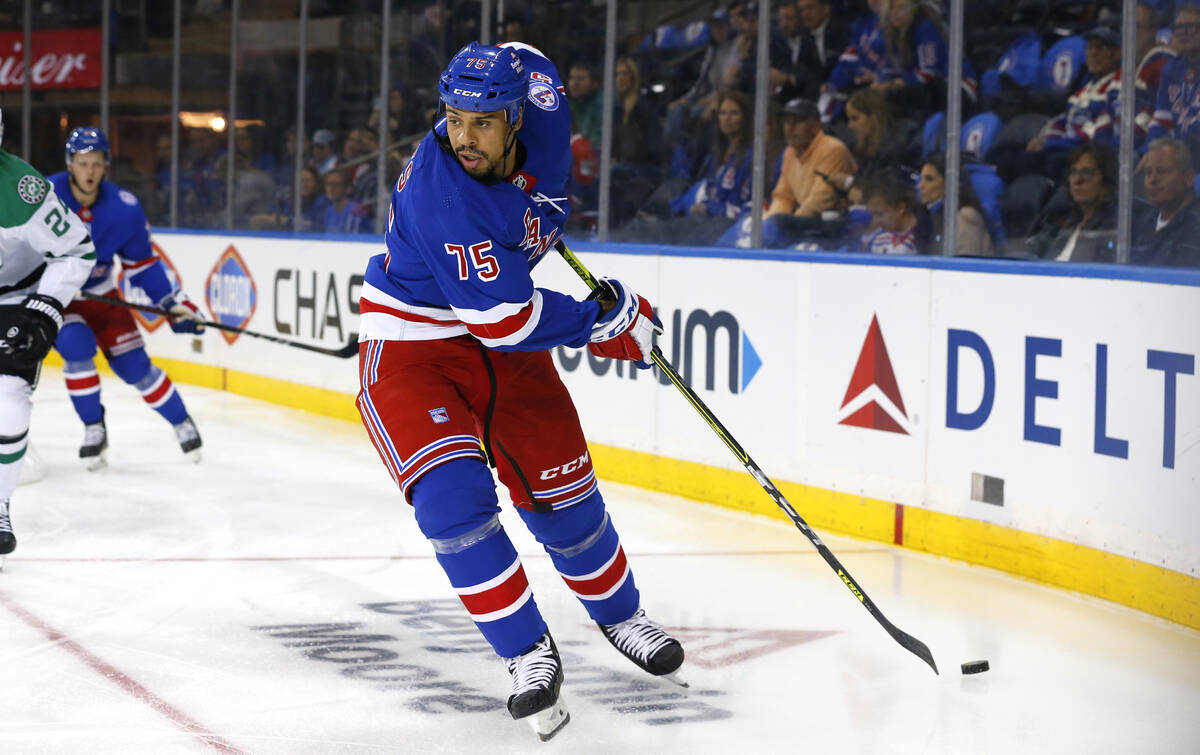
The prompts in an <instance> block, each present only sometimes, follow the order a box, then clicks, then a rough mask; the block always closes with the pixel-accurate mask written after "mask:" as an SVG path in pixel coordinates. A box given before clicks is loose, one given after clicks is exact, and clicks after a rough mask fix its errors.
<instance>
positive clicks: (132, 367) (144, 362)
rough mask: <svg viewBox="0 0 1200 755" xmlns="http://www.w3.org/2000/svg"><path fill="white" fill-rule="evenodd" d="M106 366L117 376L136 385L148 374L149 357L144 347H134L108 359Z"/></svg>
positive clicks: (149, 366)
mask: <svg viewBox="0 0 1200 755" xmlns="http://www.w3.org/2000/svg"><path fill="white" fill-rule="evenodd" d="M108 366H109V367H111V368H112V371H113V372H115V373H117V377H119V378H121V379H122V380H124V381H125V382H126V383H129V384H130V385H137V384H138V383H139V382H140V381H141V380H143V379H144V378H146V377H147V376H148V375H149V374H150V368H151V366H152V365H151V364H150V357H149V356H147V355H146V350H145V349H134V350H132V351H127V352H125V353H124V354H121V355H120V356H115V357H112V358H111V359H109V360H108Z"/></svg>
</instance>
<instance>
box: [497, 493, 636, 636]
mask: <svg viewBox="0 0 1200 755" xmlns="http://www.w3.org/2000/svg"><path fill="white" fill-rule="evenodd" d="M519 511H520V514H521V518H522V519H524V520H525V524H526V525H527V526H528V527H529V530H530V531H531V532H532V533H533V534H534V536H535V537H536V538H537V540H538V542H539V543H541V544H542V546H543V547H544V548H545V549H546V553H548V554H549V555H550V560H551V561H552V562H553V563H554V568H556V569H557V570H558V573H559V574H560V575H561V576H562V578H563V581H564V582H566V583H567V586H568V587H570V588H571V591H572V592H574V593H575V597H577V598H579V602H580V603H582V604H583V607H584V608H585V609H586V610H587V612H588V616H590V617H591V618H592V621H595V622H598V623H600V624H617V623H619V622H622V621H625V620H626V619H628V618H629V617H631V616H633V614H634V613H635V612H636V611H637V609H638V605H639V603H640V601H641V596H640V595H639V593H638V589H637V585H636V584H634V581H633V571H632V570H631V569H630V568H629V564H628V563H627V562H626V560H625V550H624V549H623V548H622V547H621V539H620V537H619V536H618V535H617V530H616V528H615V527H614V526H613V524H612V521H611V520H610V519H609V517H608V512H607V511H605V509H604V499H603V498H602V497H601V496H600V491H599V490H596V491H595V492H594V493H593V494H592V495H590V496H588V497H587V498H586V499H585V500H583V501H581V502H579V503H577V504H575V505H573V506H569V507H567V508H565V509H558V510H557V511H553V512H547V513H537V512H533V511H527V510H525V509H519Z"/></svg>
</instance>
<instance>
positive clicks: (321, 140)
mask: <svg viewBox="0 0 1200 755" xmlns="http://www.w3.org/2000/svg"><path fill="white" fill-rule="evenodd" d="M334 141H335V139H334V137H333V132H332V131H330V130H328V129H324V128H319V129H317V130H316V132H315V133H314V134H313V137H312V161H313V165H315V166H316V168H317V173H319V174H321V175H322V176H323V175H325V174H326V173H328V172H329V171H331V170H333V169H334V168H336V167H337V166H338V156H337V152H335V151H334V148H333V143H334Z"/></svg>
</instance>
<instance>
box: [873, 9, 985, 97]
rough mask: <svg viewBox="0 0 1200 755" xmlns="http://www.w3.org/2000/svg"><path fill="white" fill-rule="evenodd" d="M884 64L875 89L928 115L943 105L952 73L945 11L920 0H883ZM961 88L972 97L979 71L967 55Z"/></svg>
mask: <svg viewBox="0 0 1200 755" xmlns="http://www.w3.org/2000/svg"><path fill="white" fill-rule="evenodd" d="M879 26H880V29H881V30H882V31H883V38H884V44H885V49H886V60H887V65H886V68H885V69H884V70H882V71H879V72H878V73H875V74H872V75H871V76H870V78H872V79H873V82H872V83H871V88H872V89H875V90H876V91H879V92H882V93H883V94H885V95H887V98H888V100H890V101H891V102H892V104H893V105H894V106H895V107H896V108H897V110H900V111H903V112H913V113H919V114H920V115H921V116H922V117H925V116H928V115H929V114H930V113H932V112H933V111H934V110H938V109H940V108H941V107H942V103H943V102H944V100H945V89H946V84H945V79H946V76H947V74H948V71H949V65H948V59H949V50H948V48H947V46H946V28H945V24H944V22H943V20H942V17H941V14H940V13H939V12H938V11H937V10H936V9H935V8H933V7H930V6H929V5H926V4H924V3H922V2H920V0H885V2H884V3H883V7H882V8H881V9H880V13H879ZM962 75H963V92H964V93H965V94H966V96H967V98H968V99H969V100H970V101H974V99H975V94H976V91H977V89H978V84H977V82H976V77H975V71H974V69H973V68H971V65H970V63H968V62H967V60H966V59H965V58H964V59H963V74H962Z"/></svg>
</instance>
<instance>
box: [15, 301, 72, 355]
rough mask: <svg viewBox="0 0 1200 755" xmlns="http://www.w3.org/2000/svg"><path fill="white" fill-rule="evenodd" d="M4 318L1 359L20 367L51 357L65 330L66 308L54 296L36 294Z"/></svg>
mask: <svg viewBox="0 0 1200 755" xmlns="http://www.w3.org/2000/svg"><path fill="white" fill-rule="evenodd" d="M0 318H3V322H2V324H0V329H2V330H0V356H4V357H7V358H8V360H9V361H10V362H12V363H13V364H15V365H17V366H29V365H34V364H37V363H39V362H41V361H42V360H43V359H45V358H46V355H47V354H49V353H50V347H51V346H53V345H54V339H55V337H57V336H58V329H59V328H61V327H62V322H63V316H62V305H61V304H59V303H58V301H57V300H56V299H54V298H53V297H51V296H43V295H42V294H33V295H32V296H28V297H26V298H25V301H23V302H21V306H19V307H11V308H8V309H7V311H5V312H4V313H3V314H2V315H0Z"/></svg>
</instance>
